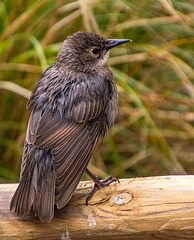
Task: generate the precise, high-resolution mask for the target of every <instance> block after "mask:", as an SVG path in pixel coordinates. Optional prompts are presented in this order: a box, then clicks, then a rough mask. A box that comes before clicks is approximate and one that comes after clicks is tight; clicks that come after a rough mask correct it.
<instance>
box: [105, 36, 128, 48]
mask: <svg viewBox="0 0 194 240" xmlns="http://www.w3.org/2000/svg"><path fill="white" fill-rule="evenodd" d="M126 42H132V40H131V39H108V43H109V45H107V46H106V50H110V49H111V48H113V47H116V46H118V45H121V44H123V43H126Z"/></svg>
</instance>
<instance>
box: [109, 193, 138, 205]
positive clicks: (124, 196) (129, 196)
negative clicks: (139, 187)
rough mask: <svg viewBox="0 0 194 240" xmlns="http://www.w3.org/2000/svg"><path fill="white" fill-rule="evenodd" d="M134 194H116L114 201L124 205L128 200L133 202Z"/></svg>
mask: <svg viewBox="0 0 194 240" xmlns="http://www.w3.org/2000/svg"><path fill="white" fill-rule="evenodd" d="M133 198H134V197H133V195H132V194H131V193H120V194H118V195H116V196H114V200H113V201H114V203H116V204H118V205H124V204H126V203H128V202H131V201H132V200H133Z"/></svg>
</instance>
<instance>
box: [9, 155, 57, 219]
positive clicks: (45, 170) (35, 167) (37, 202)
mask: <svg viewBox="0 0 194 240" xmlns="http://www.w3.org/2000/svg"><path fill="white" fill-rule="evenodd" d="M39 160H40V161H39V163H37V161H31V163H30V164H29V166H27V168H26V170H25V171H24V172H23V175H22V178H21V180H20V183H19V186H18V188H17V190H16V192H15V194H14V196H13V197H12V200H11V203H10V210H13V211H14V212H15V213H16V215H17V216H23V215H27V214H29V212H30V210H31V207H32V206H33V211H34V212H35V215H37V216H38V217H39V219H40V220H41V221H42V222H50V221H51V220H52V219H53V217H54V203H55V174H54V169H53V164H52V159H51V155H50V153H48V152H47V153H46V154H44V156H42V159H39Z"/></svg>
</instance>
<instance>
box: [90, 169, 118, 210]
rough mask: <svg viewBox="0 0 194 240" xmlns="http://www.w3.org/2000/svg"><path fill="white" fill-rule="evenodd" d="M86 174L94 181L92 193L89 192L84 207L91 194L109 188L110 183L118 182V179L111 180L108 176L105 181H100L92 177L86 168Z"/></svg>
mask: <svg viewBox="0 0 194 240" xmlns="http://www.w3.org/2000/svg"><path fill="white" fill-rule="evenodd" d="M86 173H87V174H88V176H89V177H91V179H92V180H93V181H94V187H93V189H92V191H91V192H89V193H88V195H87V198H86V205H88V201H89V200H90V199H91V198H92V196H93V194H94V193H95V192H96V191H97V190H98V189H100V188H103V187H106V186H109V185H110V184H111V183H112V182H119V179H118V178H112V176H109V177H107V178H106V179H104V180H101V181H100V180H99V178H98V177H96V176H94V174H92V173H91V172H90V171H89V170H88V169H87V168H86Z"/></svg>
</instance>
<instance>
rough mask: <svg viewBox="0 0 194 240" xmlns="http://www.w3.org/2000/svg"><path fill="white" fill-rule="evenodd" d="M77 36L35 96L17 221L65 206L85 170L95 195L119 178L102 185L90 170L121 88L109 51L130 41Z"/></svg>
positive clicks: (14, 205) (14, 203) (47, 215)
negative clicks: (90, 163)
mask: <svg viewBox="0 0 194 240" xmlns="http://www.w3.org/2000/svg"><path fill="white" fill-rule="evenodd" d="M129 41H130V40H129V39H122V40H114V39H113V40H112V39H111V40H110V39H106V38H104V37H102V36H99V35H96V34H93V33H89V32H78V33H75V34H74V35H72V36H69V37H68V38H67V39H66V40H65V41H64V43H63V44H62V46H61V48H60V50H59V53H58V55H57V60H56V62H55V63H54V64H52V65H51V66H50V67H49V68H47V69H46V71H45V72H44V74H43V75H42V77H41V79H40V81H39V82H38V84H37V86H36V87H35V89H34V91H33V92H32V94H31V97H30V100H29V102H28V109H30V110H31V115H30V119H29V123H28V129H27V132H26V139H25V143H24V153H23V157H22V164H21V173H20V182H19V186H18V188H17V190H16V192H15V194H14V196H13V198H12V200H11V203H10V210H14V212H15V213H16V214H17V215H18V216H22V215H24V214H28V213H29V212H30V209H31V207H32V206H33V211H34V213H35V215H37V216H38V217H39V219H40V220H41V221H43V222H50V221H51V220H52V219H53V217H54V204H56V206H57V208H59V209H60V208H62V207H64V206H65V205H66V204H67V203H68V201H69V200H70V198H71V196H72V194H73V191H74V190H75V188H76V186H77V185H78V183H79V181H80V179H81V177H82V175H83V173H84V172H85V171H86V172H87V173H88V174H89V176H91V177H92V179H93V180H94V181H95V187H94V189H93V190H92V192H91V194H89V195H88V198H87V200H88V199H90V198H91V196H92V194H93V193H94V192H95V191H96V190H97V189H98V188H101V187H104V186H106V185H108V184H110V183H111V182H112V181H115V180H116V179H111V177H110V178H108V179H106V180H105V181H99V180H98V178H96V177H95V176H94V175H93V174H92V173H90V171H89V170H88V169H87V165H88V162H89V160H90V158H91V155H92V153H93V152H94V149H95V147H96V146H97V144H99V142H101V141H102V139H103V137H104V135H105V133H106V130H107V129H108V130H109V129H110V128H111V126H112V125H113V123H114V120H115V117H116V115H117V88H116V84H115V82H114V79H113V74H112V71H111V69H110V68H109V66H108V64H107V58H108V55H109V50H110V49H111V48H113V47H115V46H118V45H120V44H123V43H125V42H129Z"/></svg>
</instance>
